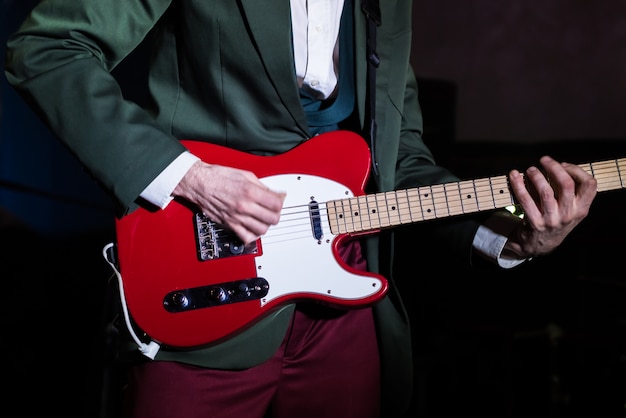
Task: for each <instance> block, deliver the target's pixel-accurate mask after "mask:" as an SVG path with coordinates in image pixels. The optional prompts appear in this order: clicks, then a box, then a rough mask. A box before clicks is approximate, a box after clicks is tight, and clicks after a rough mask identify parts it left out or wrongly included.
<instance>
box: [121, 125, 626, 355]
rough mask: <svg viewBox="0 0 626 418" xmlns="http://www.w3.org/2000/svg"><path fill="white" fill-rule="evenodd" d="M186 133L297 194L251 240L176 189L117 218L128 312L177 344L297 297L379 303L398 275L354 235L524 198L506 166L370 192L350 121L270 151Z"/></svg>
mask: <svg viewBox="0 0 626 418" xmlns="http://www.w3.org/2000/svg"><path fill="white" fill-rule="evenodd" d="M183 143H184V144H185V146H187V147H188V148H189V150H190V151H191V152H193V153H194V154H195V155H197V156H199V157H200V158H201V159H202V160H204V161H206V162H208V163H212V164H220V165H226V166H232V167H236V168H241V169H246V170H249V171H252V172H254V173H255V174H256V175H257V177H259V178H260V179H261V180H262V181H263V182H264V183H265V184H266V185H267V186H268V187H270V188H271V189H273V190H278V191H285V192H287V195H286V199H285V203H284V206H283V209H282V211H281V216H280V221H279V223H278V224H277V225H275V226H272V227H271V228H270V229H269V230H268V232H267V233H266V234H265V235H264V236H263V237H261V238H260V239H258V240H257V241H256V242H254V243H252V244H248V245H245V246H244V245H242V243H241V242H240V241H239V240H238V239H237V237H236V236H234V234H232V233H231V232H230V231H228V230H227V229H225V228H224V227H223V226H221V225H219V224H216V223H214V222H213V221H212V220H210V219H207V218H206V217H205V216H203V215H202V214H201V213H198V211H197V210H196V209H194V208H192V207H190V206H187V205H186V204H184V203H183V202H179V201H176V200H175V201H173V202H171V203H170V204H169V206H167V208H166V209H164V210H156V211H153V212H151V211H149V210H147V209H143V208H141V209H138V210H136V211H134V212H133V213H131V214H129V215H127V216H125V217H124V218H122V219H120V220H118V221H117V223H116V232H117V254H118V262H119V270H120V275H121V285H122V289H121V290H122V292H121V293H122V297H123V298H124V301H125V303H126V306H127V307H128V313H129V314H130V317H132V319H133V320H134V322H135V324H136V325H137V326H138V327H139V328H141V330H142V331H143V332H145V333H146V334H147V335H148V336H149V337H150V338H152V339H153V340H155V341H157V342H159V343H161V344H164V345H167V346H171V347H178V348H191V347H199V346H206V345H210V344H213V343H216V342H218V341H220V340H223V339H225V338H228V337H230V336H232V335H234V334H236V333H238V332H240V331H242V330H244V329H245V328H247V327H249V326H250V325H252V324H254V323H255V322H256V321H258V320H259V319H261V318H262V317H264V316H265V315H267V314H269V313H270V312H271V311H272V310H274V309H276V308H278V307H280V306H282V305H285V304H287V303H291V302H296V301H298V300H304V299H306V300H314V301H317V302H320V303H325V304H330V305H336V306H339V307H346V308H358V307H363V306H368V305H371V304H373V303H375V302H376V301H378V300H380V299H381V298H382V297H383V296H384V295H385V294H386V292H387V287H388V283H387V281H386V280H385V279H384V278H383V277H382V276H380V275H376V274H373V273H368V272H364V271H360V270H357V269H355V268H352V267H350V266H348V265H347V263H345V262H344V261H343V260H342V258H341V257H340V253H341V251H342V249H344V248H346V247H347V244H348V241H349V240H350V239H352V237H354V236H355V235H357V234H366V233H375V232H377V231H379V230H381V229H384V228H390V227H393V226H399V225H406V224H411V223H414V222H422V221H428V220H433V219H440V218H445V217H448V216H459V215H465V214H469V213H474V212H479V211H490V210H494V209H497V208H505V207H508V206H514V205H516V202H515V199H514V196H513V195H512V193H511V191H510V190H509V186H508V179H507V176H504V175H500V176H495V177H488V178H483V179H475V180H463V181H458V182H449V183H443V184H433V185H424V186H420V187H415V188H410V189H406V190H394V191H389V192H380V193H376V194H371V195H365V194H364V189H365V184H366V182H367V178H368V175H369V169H370V151H369V148H368V146H367V144H366V143H365V141H364V140H363V139H362V138H361V137H360V136H358V135H356V134H354V133H351V132H347V131H336V132H330V133H326V134H323V135H319V136H317V137H315V138H313V139H310V140H309V141H307V142H304V143H302V144H301V145H299V146H297V147H295V148H293V149H291V150H289V151H287V152H285V153H283V154H280V155H275V156H270V157H264V156H257V155H253V154H248V153H245V152H240V151H235V150H232V149H229V148H225V147H220V146H217V145H212V144H209V143H206V142H199V141H188V140H186V141H183ZM580 167H581V168H583V169H584V170H585V171H587V172H588V173H590V174H592V175H593V176H594V177H595V178H596V180H597V182H598V191H606V190H616V189H624V188H625V187H626V178H624V176H623V173H626V158H620V159H614V160H607V161H599V162H591V163H587V164H583V165H580Z"/></svg>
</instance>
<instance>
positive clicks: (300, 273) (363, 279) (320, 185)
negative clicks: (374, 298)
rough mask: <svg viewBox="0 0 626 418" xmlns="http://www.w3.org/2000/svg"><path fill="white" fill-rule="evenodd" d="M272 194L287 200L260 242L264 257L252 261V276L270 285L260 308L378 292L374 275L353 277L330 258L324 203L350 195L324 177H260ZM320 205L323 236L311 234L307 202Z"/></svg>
mask: <svg viewBox="0 0 626 418" xmlns="http://www.w3.org/2000/svg"><path fill="white" fill-rule="evenodd" d="M262 181H263V183H264V184H265V185H267V186H268V187H270V188H271V189H272V190H276V191H285V192H286V193H287V196H286V198H285V203H284V206H283V213H282V215H281V219H280V222H279V223H278V225H275V226H273V227H271V228H270V229H269V231H268V232H267V234H266V235H264V236H263V237H262V239H261V245H262V250H263V254H262V255H260V256H259V257H257V258H256V266H257V274H258V276H259V277H263V278H265V279H266V280H267V281H268V282H269V284H270V288H269V292H268V294H267V296H266V297H265V298H263V299H262V300H261V306H263V305H264V304H266V303H268V302H270V301H272V300H274V299H275V298H278V297H282V296H284V295H292V294H295V293H300V294H304V293H308V294H316V295H320V296H330V297H332V298H333V299H345V300H351V299H363V298H367V297H369V296H371V295H373V294H376V293H378V292H379V291H380V288H381V286H382V283H381V281H380V280H378V279H377V278H376V277H369V276H364V275H362V274H354V273H351V272H349V271H347V270H345V269H344V268H343V266H341V265H340V264H339V262H338V261H337V259H336V258H335V253H334V251H333V247H332V245H333V241H334V240H335V239H336V238H337V236H336V235H332V234H331V232H330V227H329V225H328V217H327V216H326V202H327V201H331V200H338V199H344V198H350V197H353V194H352V192H351V191H350V190H349V189H348V188H347V187H345V186H343V185H342V184H339V183H337V182H335V181H333V180H329V179H326V178H323V177H318V176H312V175H306V174H305V175H303V174H281V175H276V176H271V177H265V178H263V179H262ZM311 200H315V201H316V202H318V204H319V206H320V215H321V226H322V230H323V237H322V239H321V240H316V239H315V237H314V235H313V230H312V226H311V220H310V216H309V212H308V204H309V202H310V201H311Z"/></svg>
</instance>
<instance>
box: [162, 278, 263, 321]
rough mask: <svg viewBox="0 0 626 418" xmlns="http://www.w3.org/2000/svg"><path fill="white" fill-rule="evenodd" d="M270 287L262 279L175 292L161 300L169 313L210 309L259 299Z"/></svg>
mask: <svg viewBox="0 0 626 418" xmlns="http://www.w3.org/2000/svg"><path fill="white" fill-rule="evenodd" d="M269 288H270V285H269V283H268V282H267V280H265V279H264V278H262V277H254V278H252V279H245V280H237V281H234V282H226V283H219V284H212V285H208V286H201V287H194V288H189V289H182V290H175V291H173V292H170V293H168V294H167V295H165V298H163V306H164V307H165V310H166V311H168V312H171V313H178V312H187V311H192V310H195V309H203V308H211V307H215V306H221V305H228V304H231V303H239V302H247V301H251V300H257V299H261V298H262V297H265V295H267V292H268V291H269Z"/></svg>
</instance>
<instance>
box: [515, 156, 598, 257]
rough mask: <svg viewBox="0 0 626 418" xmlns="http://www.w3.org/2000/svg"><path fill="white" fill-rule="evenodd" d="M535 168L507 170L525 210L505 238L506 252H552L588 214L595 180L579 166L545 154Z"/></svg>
mask: <svg viewBox="0 0 626 418" xmlns="http://www.w3.org/2000/svg"><path fill="white" fill-rule="evenodd" d="M540 163H541V166H542V167H543V170H544V171H543V172H542V171H541V170H540V169H538V168H537V167H530V168H528V169H527V170H526V173H525V176H523V175H522V174H521V173H520V172H519V171H517V170H512V171H511V172H510V173H509V181H510V185H511V189H512V190H513V193H514V194H515V197H516V199H517V201H518V202H519V204H520V205H521V206H522V208H523V210H524V219H523V222H520V224H519V225H518V227H517V228H516V230H515V231H514V232H513V234H511V236H510V237H509V240H508V241H507V243H506V245H505V248H504V251H505V254H506V253H509V254H514V255H516V256H517V257H518V258H530V257H534V256H539V255H544V254H548V253H550V252H552V251H553V250H554V249H555V248H556V247H558V246H559V245H560V244H561V243H562V242H563V240H564V239H565V238H566V237H567V235H569V233H570V232H572V230H573V229H574V228H575V227H576V225H578V224H579V223H580V222H581V221H582V220H583V219H584V218H585V217H586V216H587V214H588V213H589V209H590V207H591V204H592V202H593V200H594V198H595V196H596V194H597V181H596V179H595V178H594V177H593V176H592V175H591V174H589V173H587V172H586V171H585V170H583V169H582V168H581V167H579V166H577V165H574V164H569V163H560V162H558V161H555V160H554V159H553V158H551V157H548V156H544V157H542V158H541V160H540Z"/></svg>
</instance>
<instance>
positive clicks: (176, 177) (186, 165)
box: [140, 151, 200, 209]
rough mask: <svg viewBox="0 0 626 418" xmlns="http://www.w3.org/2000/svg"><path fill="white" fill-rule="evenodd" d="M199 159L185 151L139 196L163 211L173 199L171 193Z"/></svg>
mask: <svg viewBox="0 0 626 418" xmlns="http://www.w3.org/2000/svg"><path fill="white" fill-rule="evenodd" d="M199 159H200V158H198V157H197V156H195V155H193V154H192V153H190V152H188V151H185V152H183V153H182V154H180V155H179V156H178V157H177V158H176V159H175V160H174V161H172V162H171V163H170V165H168V166H167V167H166V168H165V170H163V171H162V172H161V174H159V175H158V176H157V177H156V178H155V179H154V180H152V182H151V183H150V184H149V185H148V187H146V188H145V189H144V191H143V192H141V194H140V196H141V197H142V198H144V199H146V200H147V201H148V202H150V203H152V204H153V205H156V206H158V207H160V208H161V209H165V208H166V207H167V205H168V204H169V203H170V202H171V201H172V199H174V197H173V196H172V192H173V191H174V189H175V188H176V185H178V183H179V182H180V181H181V180H182V178H183V177H184V176H185V174H186V173H187V171H189V169H190V168H191V166H192V165H194V163H195V162H196V161H198V160H199Z"/></svg>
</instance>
